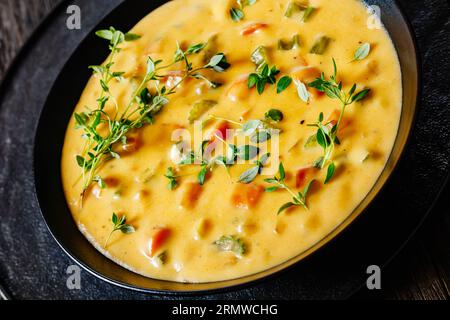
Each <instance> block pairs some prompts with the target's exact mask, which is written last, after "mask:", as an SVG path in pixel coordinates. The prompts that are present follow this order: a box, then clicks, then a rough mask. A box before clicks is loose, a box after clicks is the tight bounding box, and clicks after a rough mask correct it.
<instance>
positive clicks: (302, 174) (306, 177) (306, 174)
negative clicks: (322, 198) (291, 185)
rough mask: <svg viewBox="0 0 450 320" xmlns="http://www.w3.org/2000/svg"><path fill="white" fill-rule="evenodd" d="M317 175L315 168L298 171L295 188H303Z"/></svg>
mask: <svg viewBox="0 0 450 320" xmlns="http://www.w3.org/2000/svg"><path fill="white" fill-rule="evenodd" d="M316 173H317V169H316V168H314V167H305V168H301V169H299V170H297V173H296V175H295V186H296V187H297V188H302V187H304V186H306V184H307V183H308V182H309V181H311V180H312V179H313V178H314V175H315V174H316Z"/></svg>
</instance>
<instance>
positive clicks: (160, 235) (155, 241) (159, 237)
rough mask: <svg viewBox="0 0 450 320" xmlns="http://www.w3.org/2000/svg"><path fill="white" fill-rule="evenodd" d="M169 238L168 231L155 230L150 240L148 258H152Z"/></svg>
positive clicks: (163, 229)
mask: <svg viewBox="0 0 450 320" xmlns="http://www.w3.org/2000/svg"><path fill="white" fill-rule="evenodd" d="M169 236H170V229H168V228H157V229H155V232H154V234H153V236H152V238H151V240H150V257H153V256H154V255H155V253H156V252H157V251H158V250H159V249H161V247H162V246H163V245H164V244H165V243H166V241H167V239H168V238H169Z"/></svg>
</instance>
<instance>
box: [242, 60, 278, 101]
mask: <svg viewBox="0 0 450 320" xmlns="http://www.w3.org/2000/svg"><path fill="white" fill-rule="evenodd" d="M279 73H280V70H278V69H277V67H276V66H273V67H272V68H269V65H268V64H264V65H263V67H262V68H260V71H258V72H257V73H251V74H250V75H249V76H248V81H247V86H248V88H249V89H251V88H253V87H256V90H257V91H258V93H259V94H262V93H263V92H264V89H265V88H266V85H267V84H275V83H276V82H277V79H276V76H277V75H278V74H279Z"/></svg>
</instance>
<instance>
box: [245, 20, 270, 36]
mask: <svg viewBox="0 0 450 320" xmlns="http://www.w3.org/2000/svg"><path fill="white" fill-rule="evenodd" d="M266 27H267V24H266V23H259V22H258V23H254V24H251V25H249V26H248V27H245V28H244V29H242V31H241V35H242V36H248V35H251V34H253V33H255V32H257V31H259V30H261V29H264V28H266Z"/></svg>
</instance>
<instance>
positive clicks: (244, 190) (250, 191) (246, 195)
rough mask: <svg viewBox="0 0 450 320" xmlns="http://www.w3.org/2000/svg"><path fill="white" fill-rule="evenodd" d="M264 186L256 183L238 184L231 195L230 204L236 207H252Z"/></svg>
mask: <svg viewBox="0 0 450 320" xmlns="http://www.w3.org/2000/svg"><path fill="white" fill-rule="evenodd" d="M263 192H264V187H262V186H261V185H258V184H254V183H249V184H238V185H236V187H235V189H234V192H233V194H232V196H231V202H232V204H233V205H234V206H235V207H237V208H244V209H250V208H253V207H254V206H255V205H256V204H257V203H258V201H259V199H260V198H261V195H262V194H263Z"/></svg>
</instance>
